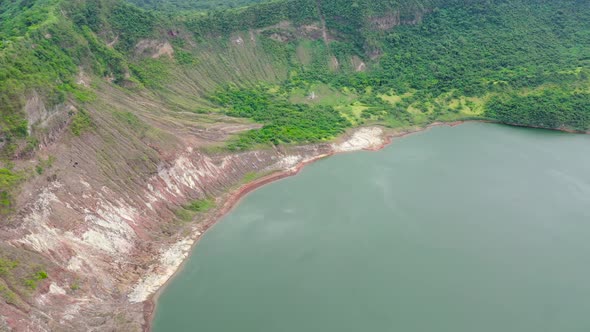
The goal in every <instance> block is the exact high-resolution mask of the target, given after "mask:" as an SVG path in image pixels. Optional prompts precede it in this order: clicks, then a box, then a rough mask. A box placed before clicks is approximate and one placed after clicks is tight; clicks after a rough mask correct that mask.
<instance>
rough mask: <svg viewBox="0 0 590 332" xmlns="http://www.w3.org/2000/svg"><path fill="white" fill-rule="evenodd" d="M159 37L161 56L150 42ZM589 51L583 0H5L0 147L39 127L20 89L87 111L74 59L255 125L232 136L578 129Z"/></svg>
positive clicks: (234, 144)
mask: <svg viewBox="0 0 590 332" xmlns="http://www.w3.org/2000/svg"><path fill="white" fill-rule="evenodd" d="M136 5H139V6H140V7H143V9H142V8H140V7H137V6H136ZM180 11H182V13H181V12H180ZM203 11H207V12H206V13H205V12H203ZM324 24H325V26H326V28H327V31H325V34H324V31H322V29H323V25H324ZM326 39H328V40H329V42H328V43H326ZM163 42H167V43H168V44H167V45H168V46H167V47H170V45H171V46H172V49H173V51H174V55H173V57H172V58H170V59H169V58H168V56H163V57H160V58H156V57H157V55H154V53H150V52H153V51H154V50H150V49H149V47H152V46H149V45H163V44H162V43H163ZM139 45H144V46H145V45H148V46H145V47H148V49H147V51H146V49H144V46H139ZM154 47H156V46H154ZM158 47H160V46H158ZM167 52H168V53H166V54H171V53H170V49H168V51H167ZM588 54H590V3H588V2H582V1H575V0H557V1H551V2H549V1H542V0H514V1H509V2H508V1H504V0H490V1H487V0H470V1H459V0H372V1H356V2H354V3H350V1H345V0H322V1H317V0H278V1H257V0H235V1H223V2H222V1H220V0H201V1H188V0H163V1H155V0H132V1H129V2H126V1H124V0H98V1H90V0H81V1H75V2H68V1H63V0H39V1H30V0H18V1H16V0H15V1H10V2H2V3H1V4H0V157H4V158H8V159H10V158H14V157H15V156H17V155H23V154H27V153H29V154H30V153H31V152H32V151H34V149H35V148H36V146H38V145H39V144H38V142H40V141H42V140H41V139H40V137H39V135H40V134H41V133H42V130H41V129H39V128H38V127H37V126H36V125H35V124H29V123H28V121H27V116H26V114H25V112H24V106H25V105H26V104H27V103H28V102H30V101H31V100H38V99H40V100H41V102H42V103H43V106H44V107H45V108H46V109H51V108H52V107H59V106H60V105H64V104H72V105H74V106H76V107H77V108H78V109H85V110H81V111H79V112H77V113H76V114H75V115H74V117H73V119H72V122H71V127H70V130H71V132H72V133H73V134H74V135H75V136H81V135H82V134H83V133H84V132H86V131H88V130H90V129H92V128H93V127H94V126H95V125H94V124H93V121H92V116H91V113H92V112H91V111H86V110H91V109H92V106H94V105H96V102H97V100H96V98H97V97H96V96H97V93H96V92H97V90H96V89H97V85H96V86H82V85H79V84H77V83H76V82H77V80H76V77H77V75H79V74H80V72H81V71H83V72H84V74H86V75H88V76H90V77H92V78H93V79H99V80H104V81H106V82H110V83H108V84H113V85H115V86H116V88H117V89H124V90H127V91H133V92H134V93H135V92H137V93H138V94H141V95H142V96H154V95H155V96H156V97H157V98H161V100H162V101H163V103H164V104H166V106H169V107H170V108H171V109H175V110H176V109H178V110H179V111H185V110H187V109H188V108H191V109H192V111H194V110H198V111H196V113H201V114H203V116H204V117H205V116H207V115H209V114H213V113H216V112H223V113H224V114H226V115H229V116H234V117H241V118H247V119H251V120H252V121H255V122H258V123H261V124H262V125H263V127H262V128H261V129H258V130H253V131H249V132H245V133H241V134H238V135H236V137H235V138H234V139H233V140H232V141H231V142H230V143H229V148H230V149H232V150H243V149H250V148H253V147H257V146H268V145H269V144H294V143H297V144H301V143H310V142H319V141H323V140H327V139H331V138H333V137H335V136H337V135H338V134H340V133H341V132H343V130H344V129H345V128H347V127H350V126H354V125H361V124H366V123H379V124H383V125H387V126H392V127H399V126H412V125H424V124H427V123H429V122H432V121H439V120H443V121H450V120H456V119H464V118H483V117H485V118H490V119H496V120H498V121H501V122H507V123H513V124H521V125H534V126H541V127H558V128H564V129H575V130H588V129H589V126H590V124H589V123H588V120H587V117H588V116H587V108H586V107H585V105H584V102H585V101H586V100H587V99H586V98H587V97H586V95H587V93H588V87H589V86H590V81H589V80H590V57H589V56H588ZM270 84H272V86H273V87H274V88H273V89H272V90H270V89H268V88H266V87H265V86H267V85H270ZM557 86H558V87H559V88H558V89H557V91H555V92H551V91H550V90H553V89H555V87H557ZM312 92H314V93H317V95H318V98H315V99H309V98H308V96H309V94H310V93H312ZM33 97H35V98H37V97H38V98H37V99H35V98H33ZM512 107H516V108H518V110H514V111H512V110H513V109H512ZM539 108H544V110H543V111H539ZM113 115H114V116H115V117H116V118H117V119H119V120H120V121H123V122H124V123H127V124H128V125H129V126H130V127H131V128H134V126H139V127H141V128H139V127H138V128H137V130H138V131H140V132H142V133H145V132H146V131H147V129H146V128H147V127H146V126H147V125H146V124H139V122H136V121H135V119H132V118H130V117H129V116H128V115H125V114H124V112H123V113H117V112H115V113H113ZM38 171H40V172H42V169H39V170H38ZM4 195H5V194H4Z"/></svg>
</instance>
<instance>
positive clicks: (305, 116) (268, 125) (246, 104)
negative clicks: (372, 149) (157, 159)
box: [211, 87, 350, 150]
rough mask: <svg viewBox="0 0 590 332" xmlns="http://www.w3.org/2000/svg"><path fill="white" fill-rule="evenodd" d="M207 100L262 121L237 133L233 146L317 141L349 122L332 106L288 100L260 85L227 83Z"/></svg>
mask: <svg viewBox="0 0 590 332" xmlns="http://www.w3.org/2000/svg"><path fill="white" fill-rule="evenodd" d="M211 100H212V101H214V102H216V103H218V104H219V105H220V106H222V107H224V108H225V113H226V114H227V115H230V116H235V117H242V118H250V119H253V120H255V121H257V122H261V123H263V124H264V126H263V127H262V129H259V130H252V131H249V132H247V133H244V134H241V135H240V136H239V138H238V140H237V141H235V142H232V143H231V144H230V148H231V149H234V150H241V149H247V148H250V147H252V146H254V145H257V144H269V143H271V144H280V143H310V142H317V141H320V140H324V139H328V138H332V137H334V136H336V135H338V134H340V133H342V132H343V131H344V129H345V128H346V127H348V126H350V123H349V122H348V121H347V120H346V119H344V118H343V117H342V116H341V115H340V113H338V112H337V111H336V110H334V108H333V107H330V106H309V105H303V104H291V103H289V102H288V101H287V100H286V99H285V98H282V97H280V96H273V95H272V94H270V93H268V92H266V91H265V90H264V89H263V88H262V87H259V88H254V89H239V88H234V87H229V88H226V89H224V90H221V91H218V92H217V93H216V94H215V95H213V96H212V97H211Z"/></svg>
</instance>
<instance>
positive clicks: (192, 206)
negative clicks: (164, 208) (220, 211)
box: [174, 198, 215, 222]
mask: <svg viewBox="0 0 590 332" xmlns="http://www.w3.org/2000/svg"><path fill="white" fill-rule="evenodd" d="M213 207H215V201H214V200H213V199H212V198H206V199H198V200H194V201H192V202H190V203H188V204H186V205H183V206H182V207H180V208H178V209H176V210H175V211H174V214H175V215H176V218H177V219H178V220H180V221H182V222H191V221H193V219H195V217H196V216H197V214H199V213H205V212H207V211H209V210H211V209H212V208H213Z"/></svg>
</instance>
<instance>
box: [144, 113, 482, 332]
mask: <svg viewBox="0 0 590 332" xmlns="http://www.w3.org/2000/svg"><path fill="white" fill-rule="evenodd" d="M467 122H484V121H465V120H460V121H452V122H433V123H431V124H429V125H427V126H425V127H417V128H412V129H405V130H401V131H399V132H396V131H395V130H390V131H387V130H385V131H384V133H383V134H382V143H381V144H380V145H377V146H374V147H368V148H362V149H359V150H355V151H336V150H334V151H331V152H330V153H326V154H322V155H318V156H315V157H313V158H310V159H307V160H303V161H301V162H299V163H298V164H297V165H295V166H294V167H291V168H289V169H286V170H277V171H275V172H273V173H271V174H268V175H266V176H263V177H261V178H258V179H256V180H254V181H251V182H248V183H245V184H243V185H241V186H239V187H238V188H237V189H235V190H232V191H230V192H228V193H226V194H225V195H223V196H221V197H220V198H218V199H220V200H221V202H222V204H221V206H220V207H219V208H217V209H215V210H214V211H212V213H211V214H209V215H206V216H205V218H204V220H203V222H202V223H201V225H202V226H201V234H199V235H198V236H197V238H196V239H195V240H194V242H193V244H192V245H191V248H190V250H189V255H188V256H187V258H186V259H185V260H184V261H183V262H182V264H181V265H180V266H179V267H178V268H177V269H176V271H175V272H174V274H173V275H172V276H170V278H168V280H166V282H165V283H164V284H162V286H160V287H159V288H158V290H157V291H156V292H154V293H153V294H152V295H151V296H150V297H149V298H148V299H147V300H146V301H144V303H143V316H144V321H145V323H144V324H143V325H142V331H144V332H150V331H151V330H152V325H153V320H154V318H155V313H156V308H157V302H158V298H159V297H160V295H161V293H162V292H163V291H164V290H165V289H166V286H167V285H168V284H169V283H170V282H171V281H172V280H173V279H174V277H176V275H177V274H178V273H180V272H181V271H182V270H183V268H184V265H185V264H186V262H187V261H188V259H189V258H190V252H192V251H193V250H194V248H195V247H196V246H197V245H198V243H199V240H200V239H201V238H202V237H203V236H204V235H205V233H206V232H207V231H208V230H209V229H210V228H211V227H213V226H214V225H215V224H217V222H218V221H220V220H221V219H222V218H223V217H224V216H225V215H226V214H227V213H229V212H231V210H233V208H234V207H236V206H237V205H238V203H239V202H240V201H241V200H242V199H243V198H244V197H245V196H247V195H248V194H249V193H251V192H253V191H255V190H257V189H259V188H260V187H262V186H265V185H267V184H269V183H272V182H275V181H279V180H282V179H285V178H288V177H291V176H295V175H297V174H299V172H301V170H303V168H305V166H307V165H310V164H312V163H314V162H316V161H319V160H321V159H325V158H328V157H331V156H334V155H337V154H342V153H350V152H358V151H372V152H377V151H380V150H382V149H384V148H385V147H387V146H389V145H390V144H392V143H393V139H394V138H402V137H406V136H409V135H411V134H416V133H421V132H424V131H427V130H429V129H432V128H434V127H440V126H448V127H456V126H459V125H461V124H464V123H467ZM375 127H380V126H375ZM360 128H362V127H360ZM360 128H356V130H358V129H360ZM380 128H382V127H380Z"/></svg>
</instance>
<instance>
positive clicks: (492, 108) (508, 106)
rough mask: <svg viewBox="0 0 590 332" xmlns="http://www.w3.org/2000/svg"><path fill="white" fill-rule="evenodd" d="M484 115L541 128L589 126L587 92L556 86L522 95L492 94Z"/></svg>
mask: <svg viewBox="0 0 590 332" xmlns="http://www.w3.org/2000/svg"><path fill="white" fill-rule="evenodd" d="M486 116H488V117H490V118H494V119H498V120H499V121H501V122H504V123H510V124H518V125H525V126H533V127H543V128H571V129H576V130H582V131H587V130H589V129H590V93H581V92H570V91H563V90H560V89H555V90H545V91H543V92H542V93H539V94H532V95H526V96H519V95H510V96H505V97H496V98H493V99H492V100H490V101H489V102H488V104H487V105H486Z"/></svg>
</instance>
